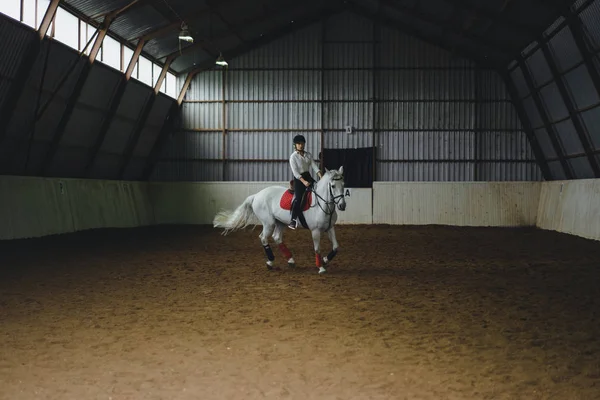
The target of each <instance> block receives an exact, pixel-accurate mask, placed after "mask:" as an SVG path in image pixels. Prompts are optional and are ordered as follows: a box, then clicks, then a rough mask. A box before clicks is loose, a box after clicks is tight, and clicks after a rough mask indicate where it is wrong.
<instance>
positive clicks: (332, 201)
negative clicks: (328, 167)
mask: <svg viewBox="0 0 600 400" xmlns="http://www.w3.org/2000/svg"><path fill="white" fill-rule="evenodd" d="M343 179H344V178H343V176H340V175H336V177H334V178H331V180H332V181H341V180H343ZM327 185H328V186H329V197H330V198H331V199H330V200H326V199H324V198H323V197H321V196H320V195H319V194H318V193H317V192H316V191H315V190H314V188H311V191H312V192H313V193H314V194H315V196H316V198H317V201H316V202H315V203H316V204H315V205H313V206H311V208H312V207H315V206H316V205H318V206H319V208H320V209H321V211H323V212H324V213H325V215H327V216H329V227H328V228H327V229H326V230H325V231H328V230H329V229H330V228H331V219H332V218H333V213H334V212H335V207H336V206H337V205H338V204H339V203H340V201H342V200H343V198H344V197H345V196H344V193H342V194H338V195H337V196H335V195H334V194H333V189H332V187H333V185H332V184H331V182H328V183H327ZM319 200H321V201H322V202H323V203H325V208H323V205H321V202H320V201H319ZM332 205H333V207H331V206H332Z"/></svg>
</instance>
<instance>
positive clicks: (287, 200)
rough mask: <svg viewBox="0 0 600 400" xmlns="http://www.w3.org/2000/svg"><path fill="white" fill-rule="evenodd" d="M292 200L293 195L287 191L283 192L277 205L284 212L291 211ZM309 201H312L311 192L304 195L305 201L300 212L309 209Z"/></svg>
mask: <svg viewBox="0 0 600 400" xmlns="http://www.w3.org/2000/svg"><path fill="white" fill-rule="evenodd" d="M293 199H294V193H292V192H290V191H289V190H286V191H285V192H283V195H282V196H281V200H280V201H279V205H280V206H281V208H283V209H284V210H291V209H292V200H293ZM311 201H312V192H307V193H306V199H305V202H304V207H302V211H306V210H308V208H309V207H310V203H311Z"/></svg>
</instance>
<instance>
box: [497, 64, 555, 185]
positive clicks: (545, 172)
mask: <svg viewBox="0 0 600 400" xmlns="http://www.w3.org/2000/svg"><path fill="white" fill-rule="evenodd" d="M500 76H501V77H502V80H503V81H504V84H505V85H506V89H507V90H508V94H509V96H510V98H511V99H512V103H513V106H514V107H515V109H516V111H517V115H518V116H519V119H520V120H521V125H522V126H523V130H524V131H525V135H527V139H528V140H529V145H530V146H531V150H532V151H533V155H534V157H535V160H536V162H537V164H538V166H539V167H540V170H541V171H542V176H543V177H544V179H545V180H547V181H551V180H552V179H553V177H552V173H551V172H550V168H549V167H548V163H547V161H546V158H545V157H544V152H543V151H542V147H541V146H540V143H539V142H538V140H537V137H536V136H535V132H534V131H533V127H532V126H531V121H530V120H529V116H528V115H527V111H526V110H525V106H523V102H522V101H521V98H520V97H519V92H518V91H517V88H516V86H515V84H514V82H513V80H512V78H511V77H510V76H509V75H508V72H506V71H504V72H502V73H500Z"/></svg>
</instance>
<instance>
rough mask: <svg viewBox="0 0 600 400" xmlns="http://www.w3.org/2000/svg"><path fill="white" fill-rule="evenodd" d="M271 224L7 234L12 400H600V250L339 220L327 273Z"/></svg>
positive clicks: (7, 391) (1, 391)
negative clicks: (282, 249) (283, 253)
mask: <svg viewBox="0 0 600 400" xmlns="http://www.w3.org/2000/svg"><path fill="white" fill-rule="evenodd" d="M259 229H260V227H258V228H257V229H256V230H255V231H251V230H246V231H243V232H238V233H234V234H232V235H230V236H226V237H223V236H220V231H218V230H214V229H212V228H211V227H155V228H147V229H127V230H103V231H96V232H84V233H76V234H69V235H62V236H57V237H51V238H42V239H35V240H20V241H15V242H0V266H1V267H0V399H2V400H4V399H10V400H20V399H60V400H66V399H77V400H84V399H85V400H87V399H94V400H95V399H105V400H108V399H113V400H117V399H147V400H151V399H168V400H178V399H203V400H209V399H301V400H308V399H323V400H325V399H344V400H347V399H411V400H412V399H436V400H441V399H511V400H513V399H560V400H562V399H565V400H567V399H568V400H576V399H590V400H591V399H599V398H600V315H599V314H600V243H599V242H594V241H588V240H585V239H581V238H577V237H573V236H568V235H562V234H558V233H554V232H545V231H539V230H533V229H519V230H514V229H481V228H452V227H393V226H367V227H365V226H359V227H358V226H356V227H352V226H338V239H339V241H340V245H341V247H342V251H341V252H340V253H339V254H338V256H337V258H336V259H335V260H334V262H333V265H332V266H331V268H330V269H329V271H330V273H329V274H328V275H325V276H319V275H318V274H317V273H316V268H314V267H313V264H314V257H313V252H312V241H311V239H310V235H309V233H308V232H307V231H305V230H301V231H296V232H292V231H288V232H286V237H285V239H286V242H287V243H288V245H289V247H290V249H291V250H292V251H293V252H294V256H295V258H296V260H297V262H298V267H297V268H296V269H295V270H289V269H287V267H285V265H284V262H283V260H282V258H281V257H280V254H279V252H278V250H277V248H276V247H275V248H274V250H275V254H276V256H277V261H278V262H279V264H280V265H282V266H284V267H285V269H284V270H283V271H281V272H268V271H267V270H266V268H265V266H264V253H263V251H262V248H261V246H260V243H259V241H258V238H257V235H258V233H259ZM322 243H323V244H324V246H325V248H326V251H328V250H329V246H330V244H329V241H328V239H327V238H325V239H323V241H322ZM325 254H326V252H325Z"/></svg>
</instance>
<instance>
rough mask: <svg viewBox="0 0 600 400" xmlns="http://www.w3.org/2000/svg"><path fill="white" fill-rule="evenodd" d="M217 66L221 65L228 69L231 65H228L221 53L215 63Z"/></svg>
mask: <svg viewBox="0 0 600 400" xmlns="http://www.w3.org/2000/svg"><path fill="white" fill-rule="evenodd" d="M215 64H217V65H220V66H222V67H226V66H228V65H229V64H227V61H225V59H224V58H223V54H221V53H219V57H218V58H217V61H215Z"/></svg>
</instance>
